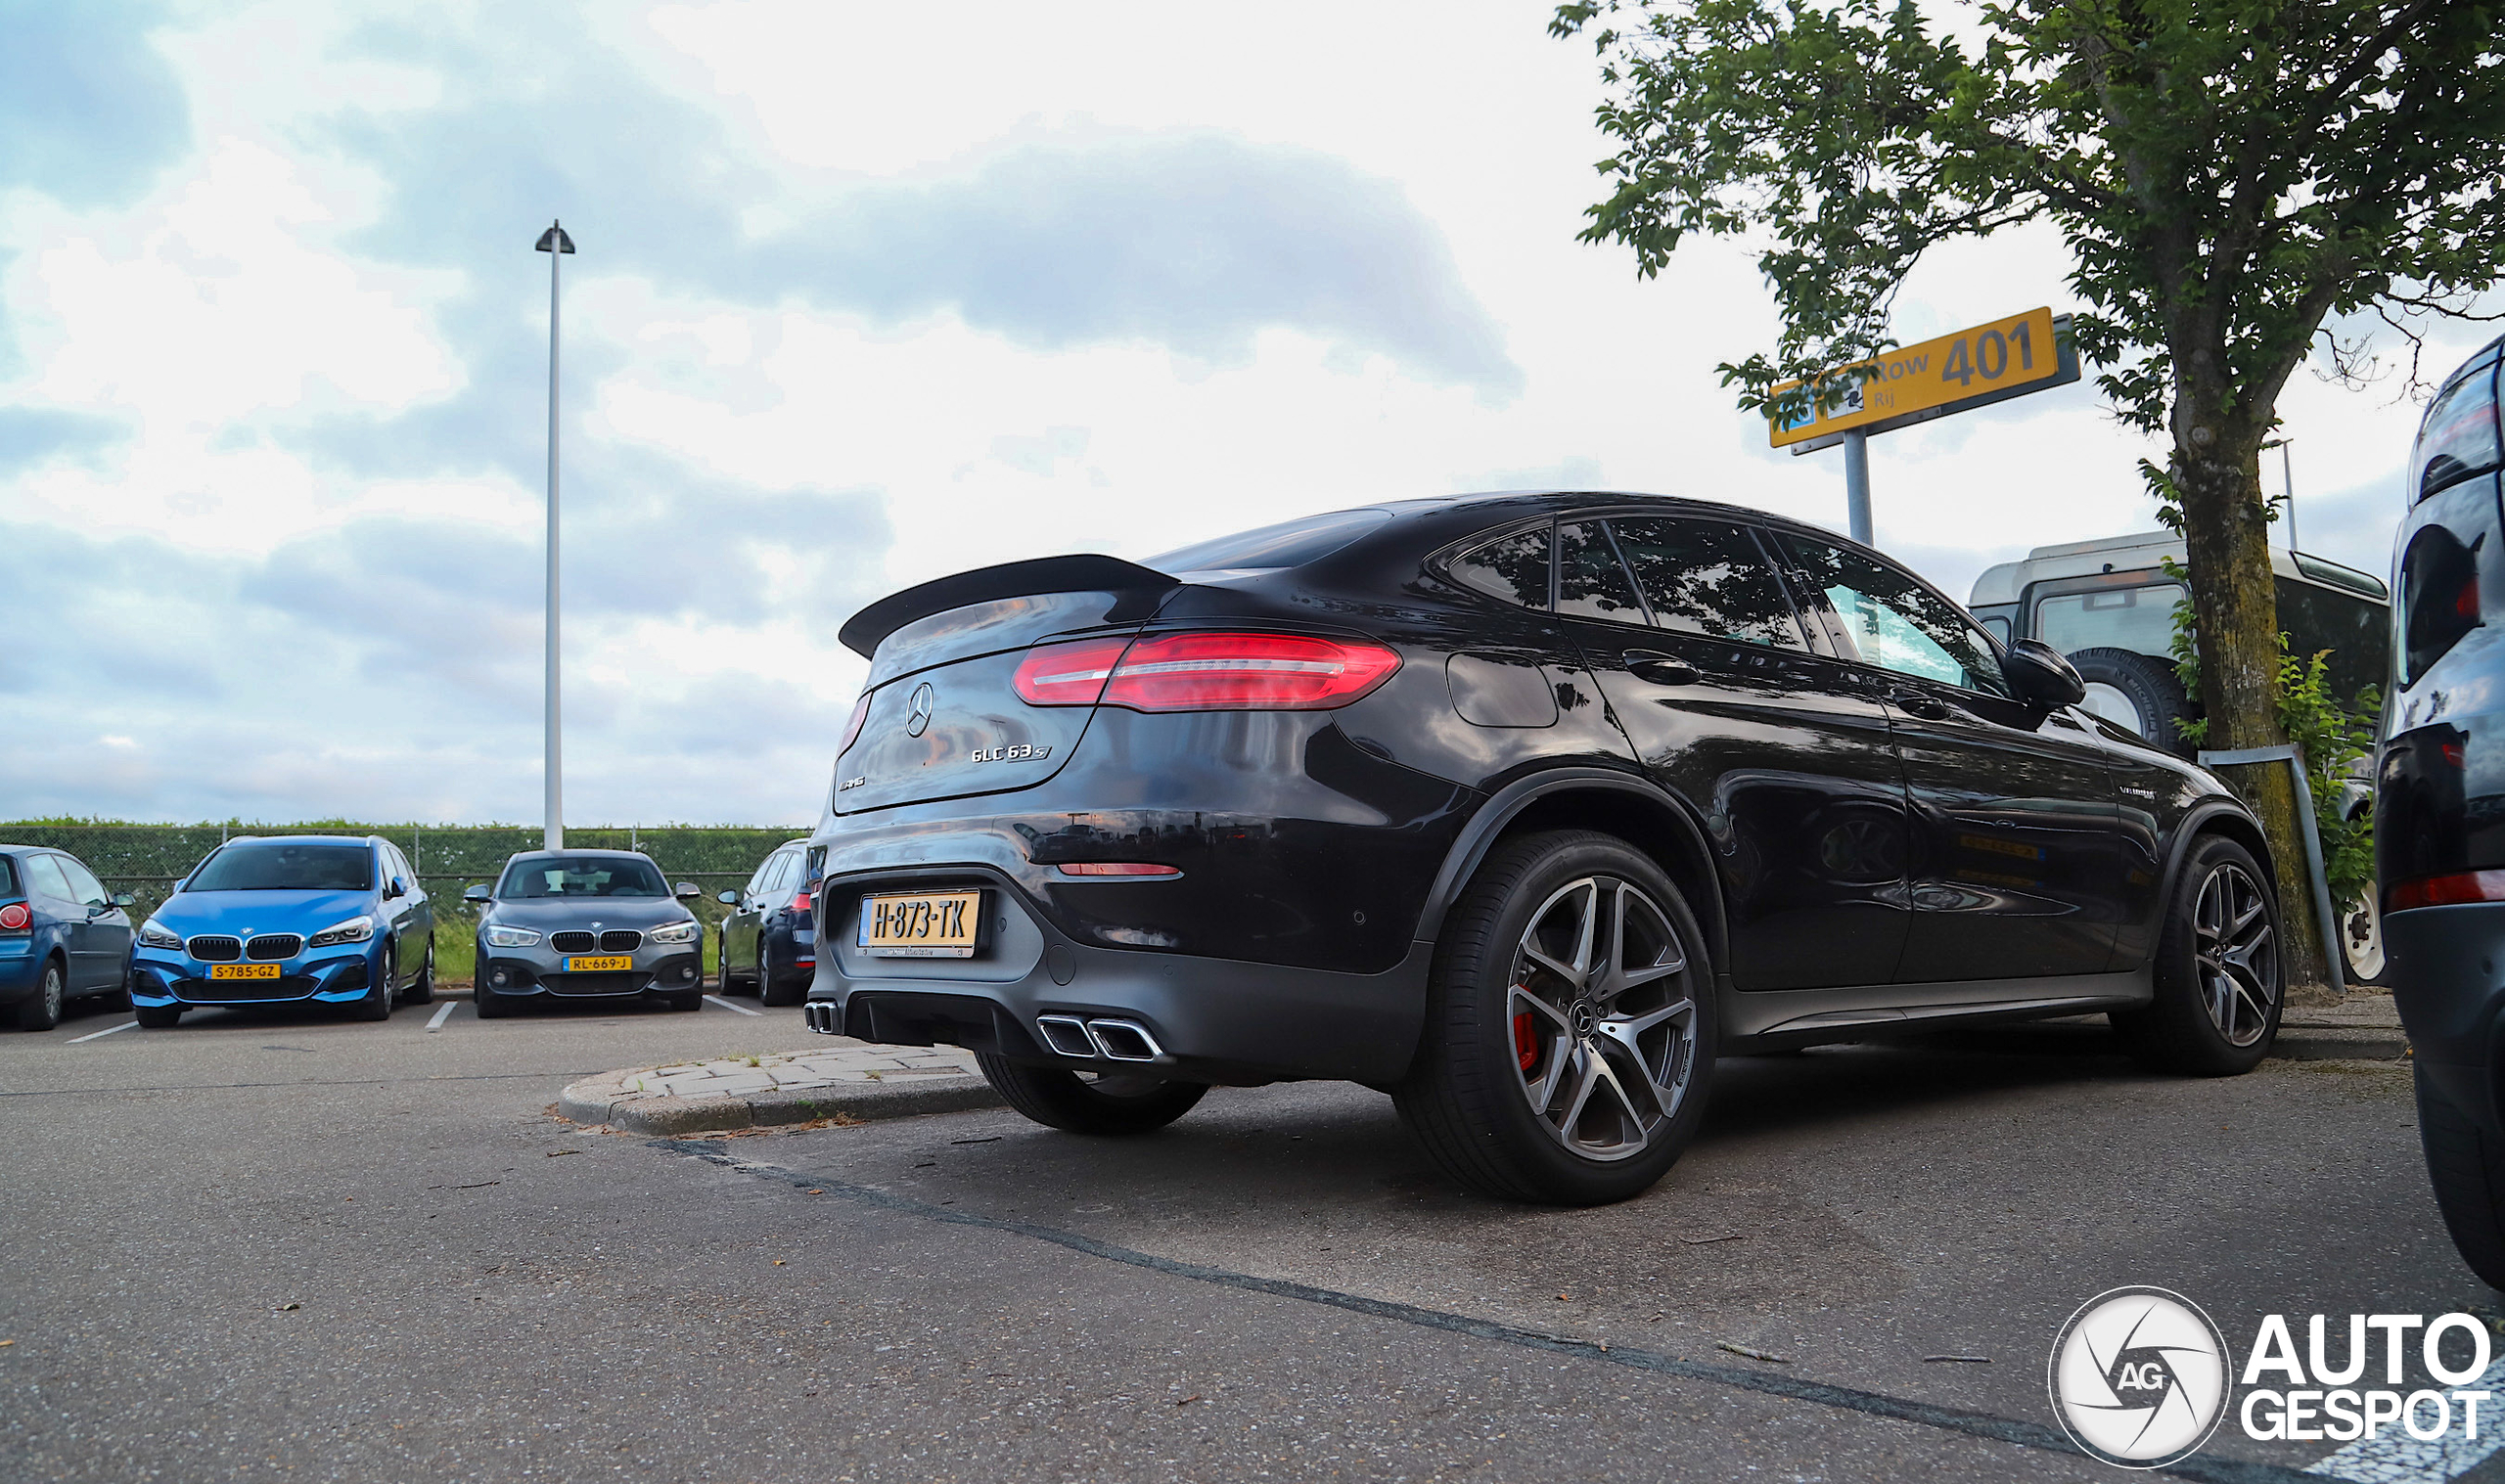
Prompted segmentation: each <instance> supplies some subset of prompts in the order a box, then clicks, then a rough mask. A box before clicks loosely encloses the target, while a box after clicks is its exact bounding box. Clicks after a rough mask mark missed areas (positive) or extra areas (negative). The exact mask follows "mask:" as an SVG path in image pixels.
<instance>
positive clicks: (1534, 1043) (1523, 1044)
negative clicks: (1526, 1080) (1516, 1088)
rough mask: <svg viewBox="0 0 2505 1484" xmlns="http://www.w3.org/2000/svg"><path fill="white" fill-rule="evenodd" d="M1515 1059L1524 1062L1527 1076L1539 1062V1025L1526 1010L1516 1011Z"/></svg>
mask: <svg viewBox="0 0 2505 1484" xmlns="http://www.w3.org/2000/svg"><path fill="white" fill-rule="evenodd" d="M1514 1059H1515V1060H1516V1061H1519V1062H1521V1063H1522V1069H1523V1075H1524V1076H1526V1077H1527V1076H1529V1075H1530V1069H1531V1068H1532V1067H1534V1066H1537V1065H1538V1064H1539V1025H1538V1022H1536V1021H1534V1020H1532V1019H1531V1017H1530V1012H1529V1011H1526V1010H1518V1011H1516V1012H1514Z"/></svg>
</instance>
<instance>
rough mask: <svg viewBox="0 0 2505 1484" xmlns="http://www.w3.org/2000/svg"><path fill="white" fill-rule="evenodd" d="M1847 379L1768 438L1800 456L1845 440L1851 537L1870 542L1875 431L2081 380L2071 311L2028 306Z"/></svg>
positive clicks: (1777, 391)
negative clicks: (1819, 403)
mask: <svg viewBox="0 0 2505 1484" xmlns="http://www.w3.org/2000/svg"><path fill="white" fill-rule="evenodd" d="M1839 378H1840V379H1843V385H1842V386H1841V388H1840V390H1839V391H1831V392H1829V393H1828V402H1829V405H1826V406H1817V405H1812V406H1809V407H1806V408H1802V409H1800V410H1799V411H1798V412H1796V413H1794V414H1792V415H1791V416H1790V417H1788V418H1786V417H1781V416H1772V415H1770V416H1769V419H1768V422H1767V440H1768V442H1769V443H1770V444H1771V446H1773V447H1776V448H1789V449H1791V450H1792V451H1793V452H1794V453H1795V454H1805V453H1815V452H1816V451H1818V450H1819V449H1822V448H1834V447H1836V446H1838V445H1842V446H1843V448H1844V487H1845V507H1846V512H1847V516H1848V518H1849V522H1850V525H1851V530H1852V539H1853V540H1855V541H1858V542H1861V543H1862V544H1863V545H1865V546H1867V545H1869V544H1870V541H1871V522H1870V437H1871V434H1873V433H1882V432H1892V431H1894V430H1895V429H1897V428H1899V427H1912V426H1914V425H1915V424H1917V423H1928V422H1930V421H1931V420H1932V419H1934V418H1944V417H1947V416H1948V415H1950V414H1951V413H1959V412H1971V411H1973V410H1974V409H1976V408H1978V407H1988V406H1990V405H1991V404H1992V403H1994V402H2006V401H2008V400H2009V399H2010V398H2011V397H2023V396H2026V395H2027V394H2028V393H2030V392H2037V391H2045V390H2048V389H2050V388H2052V387H2055V386H2067V385H2069V384H2070V383H2071V382H2075V381H2077V380H2078V349H2077V347H2076V346H2074V345H2073V344H2072V343H2071V319H2070V316H2069V315H2067V314H2060V315H2057V314H2055V313H2053V311H2052V310H2050V309H2029V310H2027V312H2026V313H2025V314H2018V315H2012V316H2010V317H2009V318H2007V319H2002V320H1993V321H1991V322H1990V323H1989V324H1984V325H1977V326H1975V327H1974V328H1972V329H1970V330H1960V331H1958V332H1957V333H1956V334H1954V335H1943V336H1941V337H1938V338H1937V339H1931V340H1925V341H1923V342H1922V343H1921V344H1918V345H1906V346H1904V347H1902V348H1900V349H1896V350H1890V351H1889V352H1888V353H1887V354H1885V355H1880V356H1874V357H1872V358H1871V359H1869V360H1867V361H1859V362H1856V363H1854V364H1853V365H1850V366H1845V367H1840V368H1838V370H1837V371H1835V372H1833V373H1831V374H1830V378H1829V379H1830V380H1831V381H1833V380H1835V379H1839ZM1803 384H1804V383H1802V382H1784V383H1782V384H1781V385H1779V386H1776V387H1775V388H1774V389H1773V392H1772V393H1771V394H1772V395H1773V396H1774V397H1776V398H1778V399H1780V398H1781V397H1782V396H1783V395H1784V393H1786V392H1790V391H1797V390H1799V388H1800V387H1801V386H1802V385H1803Z"/></svg>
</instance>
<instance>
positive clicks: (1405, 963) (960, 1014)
mask: <svg viewBox="0 0 2505 1484" xmlns="http://www.w3.org/2000/svg"><path fill="white" fill-rule="evenodd" d="M935 879H945V880H946V881H948V882H949V883H951V884H959V885H964V884H979V885H981V886H982V887H983V888H984V897H983V912H984V915H985V918H986V920H987V922H986V926H987V938H986V941H985V943H984V945H983V948H982V949H981V951H980V956H979V957H977V958H973V959H878V958H872V957H870V956H869V955H867V954H864V953H863V952H862V951H861V950H860V949H859V948H858V947H857V946H855V937H856V934H855V930H854V923H855V920H856V919H857V916H858V913H859V904H860V895H861V892H862V891H864V890H867V889H874V888H876V887H879V886H881V885H888V884H897V885H900V884H907V883H910V884H913V885H926V884H933V883H934V880H935ZM826 902H827V917H826V919H825V923H826V926H825V931H824V933H823V934H822V936H821V940H820V945H819V947H820V952H819V954H818V968H817V974H816V977H815V979H814V980H813V981H812V983H811V985H810V988H809V997H808V1004H807V1007H806V1016H807V1019H808V1023H809V1028H810V1029H812V1030H815V1031H819V1032H822V1033H824V1034H828V1035H837V1034H841V1035H848V1036H852V1037H855V1038H857V1039H860V1040H864V1041H874V1042H882V1043H886V1044H888V1045H897V1046H930V1045H934V1044H937V1043H945V1044H948V1045H954V1046H963V1047H967V1048H969V1049H971V1050H975V1051H982V1052H991V1053H994V1054H996V1055H999V1056H1003V1057H1009V1058H1010V1059H1012V1060H1017V1061H1025V1062H1032V1063H1036V1064H1040V1065H1053V1066H1067V1067H1070V1068H1072V1069H1083V1068H1094V1069H1099V1070H1105V1069H1117V1068H1121V1067H1125V1066H1127V1067H1131V1068H1139V1069H1151V1070H1163V1071H1165V1072H1167V1073H1168V1074H1170V1075H1172V1076H1175V1077H1177V1078H1183V1079H1187V1080H1193V1081H1207V1082H1220V1083H1253V1082H1265V1081H1273V1080H1279V1079H1287V1078H1330V1079H1341V1080H1347V1081H1353V1082H1368V1083H1376V1084H1384V1083H1389V1082H1393V1081H1396V1080H1398V1079H1399V1078H1400V1077H1401V1076H1402V1075H1403V1074H1404V1073H1405V1072H1406V1071H1407V1069H1408V1065H1409V1060H1410V1057H1411V1056H1412V1054H1413V1053H1414V1052H1415V1050H1416V1048H1417V1044H1418V1032H1419V1028H1420V1026H1421V1024H1422V1022H1423V1020H1424V1017H1425V1010H1426V986H1427V967H1428V961H1429V958H1430V956H1431V954H1432V951H1433V945H1431V944H1425V943H1413V944H1410V945H1409V951H1408V953H1407V954H1405V955H1404V956H1403V957H1402V958H1401V959H1400V961H1399V962H1398V963H1396V964H1394V965H1393V966H1392V967H1390V968H1389V969H1388V970H1385V971H1382V972H1378V973H1341V972H1334V971H1332V970H1328V969H1319V968H1304V967H1292V966H1286V965H1278V964H1258V963H1250V962H1246V961H1243V960H1238V959H1223V958H1208V957H1201V956H1196V955H1190V954H1180V953H1158V952H1152V951H1147V950H1141V949H1119V948H1106V947H1100V946H1097V945H1093V944H1086V943H1080V942H1077V941H1075V940H1074V939H1072V938H1071V937H1070V936H1069V935H1068V934H1066V933H1064V932H1062V931H1061V930H1060V929H1059V928H1058V927H1056V926H1055V925H1054V924H1053V923H1052V922H1049V921H1047V920H1046V919H1045V918H1044V917H1043V916H1042V915H1041V914H1040V913H1037V912H1034V911H1032V910H1030V909H1029V908H1028V906H1027V904H1026V901H1025V896H1024V894H1023V893H1021V892H1020V891H1019V890H1018V889H1017V888H1016V887H1015V886H1014V885H1012V884H1011V883H1010V881H1009V880H1008V878H1007V877H1004V876H1002V875H1001V874H999V873H997V872H992V871H987V870H983V869H979V868H974V869H967V868H960V869H958V870H955V871H923V872H916V873H914V874H913V875H912V876H911V877H909V878H901V879H900V878H897V877H891V876H871V877H847V878H843V879H840V880H839V879H830V880H829V881H828V883H827V896H826ZM1041 1016H1065V1017H1068V1018H1069V1019H1070V1020H1075V1021H1077V1022H1079V1024H1080V1025H1081V1026H1082V1027H1083V1026H1084V1025H1085V1024H1086V1023H1087V1022H1090V1021H1095V1020H1119V1021H1127V1022H1130V1023H1132V1024H1133V1025H1136V1026H1137V1027H1138V1028H1139V1029H1140V1030H1141V1031H1143V1032H1145V1034H1146V1036H1147V1037H1148V1039H1149V1041H1150V1042H1151V1043H1153V1047H1154V1050H1155V1056H1154V1057H1153V1059H1152V1060H1151V1061H1149V1062H1147V1063H1143V1062H1141V1061H1140V1060H1138V1059H1136V1058H1135V1057H1122V1058H1121V1059H1118V1060H1116V1059H1109V1058H1107V1057H1103V1056H1102V1055H1096V1056H1087V1057H1080V1056H1071V1055H1065V1054H1064V1053H1063V1052H1060V1051H1056V1050H1055V1049H1054V1044H1053V1041H1052V1040H1049V1039H1047V1036H1046V1033H1045V1032H1044V1031H1043V1030H1042V1029H1039V1028H1038V1026H1037V1023H1036V1022H1037V1019H1038V1017H1041ZM1060 1040H1061V1043H1062V1045H1063V1046H1065V1047H1078V1046H1083V1045H1086V1044H1087V1043H1086V1042H1085V1041H1084V1040H1083V1039H1082V1038H1081V1035H1079V1034H1071V1033H1070V1032H1069V1031H1068V1029H1067V1027H1064V1033H1063V1034H1062V1036H1061V1037H1060ZM1114 1044H1115V1046H1116V1050H1117V1051H1130V1050H1132V1047H1131V1045H1130V1044H1129V1043H1126V1042H1123V1041H1122V1040H1120V1039H1119V1038H1118V1036H1117V1037H1116V1038H1115V1042H1114Z"/></svg>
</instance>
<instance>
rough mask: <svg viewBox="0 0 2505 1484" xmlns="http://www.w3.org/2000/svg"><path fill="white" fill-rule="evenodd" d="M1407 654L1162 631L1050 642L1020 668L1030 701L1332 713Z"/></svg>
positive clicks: (1325, 642) (1293, 638)
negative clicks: (1126, 638) (1125, 640)
mask: <svg viewBox="0 0 2505 1484" xmlns="http://www.w3.org/2000/svg"><path fill="white" fill-rule="evenodd" d="M1399 668H1400V656H1399V655H1398V654H1397V653H1395V652H1392V651H1390V650H1389V649H1386V648H1385V647H1383V646H1382V645H1379V644H1349V643H1344V642H1342V641H1339V640H1333V639H1316V638H1313V637H1311V636H1309V635H1304V634H1253V633H1204V634H1158V635H1152V636H1150V637H1148V638H1144V639H1139V640H1135V641H1132V642H1131V644H1130V645H1129V647H1128V648H1127V649H1125V648H1124V647H1123V646H1122V644H1121V642H1120V641H1118V640H1111V639H1086V640H1080V641H1077V642H1076V643H1072V644H1057V645H1046V646H1044V647H1042V648H1040V649H1037V650H1034V651H1032V652H1029V653H1028V654H1027V656H1026V658H1025V662H1023V663H1022V664H1020V665H1019V666H1018V676H1017V682H1016V684H1017V689H1018V695H1019V697H1020V698H1022V699H1024V700H1025V701H1026V702H1027V703H1028V704H1029V705H1038V706H1083V705H1088V704H1091V703H1092V704H1100V705H1108V706H1122V707H1125V708H1127V709H1129V710H1133V711H1328V710H1332V709H1334V708H1337V707H1340V706H1344V705H1347V704H1348V703H1349V702H1351V701H1354V700H1357V699H1358V698H1360V697H1363V696H1365V695H1366V694H1367V693H1368V692H1370V691H1372V690H1374V688H1375V687H1377V686H1379V685H1381V684H1383V683H1384V682H1385V681H1386V680H1389V679H1390V678H1391V675H1392V672H1393V671H1395V670H1398V669H1399Z"/></svg>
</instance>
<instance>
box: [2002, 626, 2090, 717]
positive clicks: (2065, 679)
mask: <svg viewBox="0 0 2505 1484" xmlns="http://www.w3.org/2000/svg"><path fill="white" fill-rule="evenodd" d="M2007 667H2008V670H2009V685H2010V689H2011V690H2013V691H2015V692H2017V693H2018V698H2019V699H2020V700H2023V701H2026V702H2027V704H2028V705H2034V706H2042V707H2044V708H2045V709H2046V710H2048V711H2049V710H2053V709H2056V708H2058V707H2061V706H2074V705H2077V704H2078V703H2079V702H2080V701H2081V700H2084V699H2085V698H2086V697H2087V683H2086V682H2085V681H2083V680H2080V679H2079V678H2078V671H2076V670H2074V669H2072V668H2071V662H2070V661H2069V660H2068V659H2066V658H2064V657H2063V656H2062V652H2061V651H2059V650H2057V649H2054V648H2053V647H2052V646H2051V645H2049V644H2046V643H2045V642H2044V641H2042V640H2040V639H2022V640H2020V641H2018V643H2016V644H2014V645H2011V646H2010V647H2009V658H2008V666H2007Z"/></svg>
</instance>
